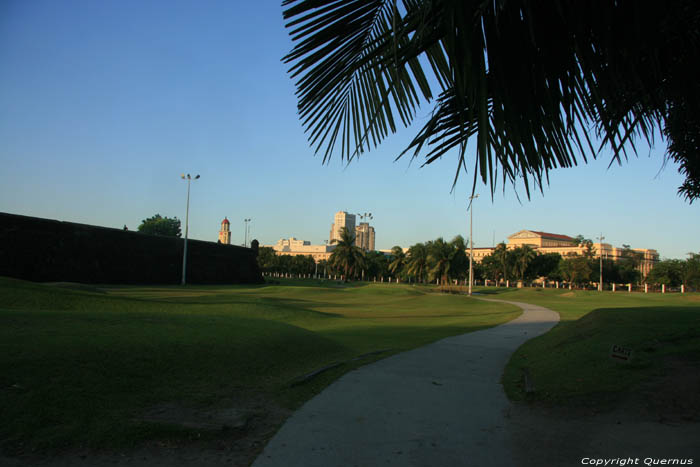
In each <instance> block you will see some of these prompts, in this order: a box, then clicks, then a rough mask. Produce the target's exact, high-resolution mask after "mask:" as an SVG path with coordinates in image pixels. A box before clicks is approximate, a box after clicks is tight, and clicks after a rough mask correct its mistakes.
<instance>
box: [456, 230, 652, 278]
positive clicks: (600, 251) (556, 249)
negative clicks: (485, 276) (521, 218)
mask: <svg viewBox="0 0 700 467" xmlns="http://www.w3.org/2000/svg"><path fill="white" fill-rule="evenodd" d="M525 245H527V246H529V247H531V248H532V249H534V250H535V251H537V252H538V253H542V254H547V253H558V254H560V255H561V256H571V255H577V256H582V255H584V254H585V253H587V251H588V249H587V247H586V246H585V245H576V240H575V239H574V238H572V237H569V236H567V235H560V234H553V233H548V232H539V231H536V230H521V231H519V232H516V233H514V234H513V235H511V236H509V237H508V242H507V243H506V247H507V248H508V249H509V250H510V249H513V248H518V247H521V246H525ZM493 250H494V248H474V261H476V262H477V263H478V262H481V260H482V259H483V258H484V257H485V256H488V255H490V254H491V253H493ZM632 251H634V252H636V253H639V255H640V260H641V261H640V265H639V270H640V272H641V273H642V277H645V276H646V275H647V274H648V273H649V271H651V270H652V268H653V267H654V265H655V264H656V263H657V262H658V261H659V253H658V252H657V251H656V250H652V249H647V248H632ZM623 252H624V248H617V247H614V246H612V245H610V244H609V243H601V242H598V243H593V245H592V253H593V256H594V257H595V258H600V256H601V255H602V256H603V259H611V260H613V261H618V260H620V259H622V257H623ZM468 255H469V250H468V249H467V256H468Z"/></svg>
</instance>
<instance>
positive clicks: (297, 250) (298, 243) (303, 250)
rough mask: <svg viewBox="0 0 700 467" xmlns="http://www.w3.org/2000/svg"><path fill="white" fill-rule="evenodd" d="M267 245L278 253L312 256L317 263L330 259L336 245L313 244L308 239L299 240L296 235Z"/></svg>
mask: <svg viewBox="0 0 700 467" xmlns="http://www.w3.org/2000/svg"><path fill="white" fill-rule="evenodd" d="M265 246H266V247H268V248H272V249H273V250H275V254H277V255H289V256H297V255H303V256H311V257H312V258H313V259H314V261H316V262H317V263H318V262H319V261H321V260H326V261H328V258H330V256H331V254H332V253H333V250H334V249H335V245H312V244H311V242H309V241H307V240H298V239H296V238H294V237H290V238H281V239H280V240H278V241H277V243H275V244H274V245H265Z"/></svg>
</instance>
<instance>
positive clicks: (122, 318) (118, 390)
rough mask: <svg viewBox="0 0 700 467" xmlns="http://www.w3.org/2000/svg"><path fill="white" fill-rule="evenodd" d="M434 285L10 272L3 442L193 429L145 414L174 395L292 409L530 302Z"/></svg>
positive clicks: (4, 302) (47, 442)
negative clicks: (394, 358)
mask: <svg viewBox="0 0 700 467" xmlns="http://www.w3.org/2000/svg"><path fill="white" fill-rule="evenodd" d="M431 290H432V289H430V288H422V287H410V286H403V285H396V284H393V285H391V286H389V285H386V284H385V285H379V284H377V285H364V286H351V287H341V286H338V285H337V284H335V283H331V284H329V283H315V284H314V283H310V282H306V283H303V284H294V283H291V284H281V285H272V286H235V287H233V286H229V287H225V286H201V287H197V286H188V287H185V288H181V287H101V288H99V289H95V290H91V289H89V288H87V289H86V288H84V287H79V286H78V287H71V286H70V285H66V284H62V285H61V286H60V287H59V286H49V285H43V284H34V283H29V282H23V281H17V280H12V279H6V278H0V419H1V420H2V421H3V423H2V424H0V440H1V441H0V442H1V443H2V446H3V447H4V448H6V449H8V450H10V451H12V452H22V451H25V450H27V449H39V450H45V449H53V448H61V447H66V446H88V447H119V446H125V445H132V444H134V443H139V442H143V441H146V440H152V439H158V438H161V437H172V436H188V433H187V430H180V429H179V428H178V427H173V426H163V425H160V424H154V423H148V422H144V421H139V420H138V416H139V414H141V413H143V411H145V410H147V409H148V408H149V407H153V406H155V405H158V404H162V403H177V404H181V405H183V406H188V407H216V406H220V405H222V404H231V403H232V401H234V402H233V403H235V400H236V398H237V397H240V398H244V397H245V396H246V395H247V394H252V393H254V394H256V395H262V396H264V398H266V399H267V400H270V401H274V402H275V403H277V404H281V405H283V406H286V407H288V408H294V407H296V406H298V405H299V404H300V403H302V402H303V401H305V400H307V399H309V398H310V397H312V396H313V395H314V394H315V393H317V392H318V391H319V390H320V389H322V388H323V387H324V386H326V385H327V384H329V383H330V382H331V381H332V380H333V379H335V378H337V377H338V376H340V375H341V374H342V373H344V372H346V371H348V370H349V369H351V368H353V367H354V366H357V365H360V364H364V363H367V362H368V361H371V360H372V359H376V358H382V357H384V356H386V355H388V354H390V353H394V352H398V351H402V350H406V349H409V348H413V347H417V346H420V345H424V344H426V343H429V342H432V341H435V340H437V339H440V338H442V337H446V336H450V335H455V334H460V333H464V332H469V331H473V330H477V329H481V328H484V327H489V326H494V325H497V324H500V323H502V322H505V321H508V320H510V319H513V318H514V317H516V316H517V315H518V314H519V313H520V311H519V310H517V309H516V308H515V307H512V306H504V305H501V304H495V303H487V302H480V301H477V300H470V299H468V298H466V297H462V296H450V295H442V294H436V293H431ZM105 292H106V293H105ZM384 349H390V350H389V351H388V352H386V353H383V354H381V355H379V356H373V357H367V358H364V359H360V360H357V361H354V362H351V363H348V364H345V365H342V366H340V367H338V368H335V369H333V370H331V371H328V372H326V373H323V374H321V375H319V376H318V377H316V378H313V379H312V380H310V381H309V382H308V383H305V384H301V385H298V386H294V387H292V386H290V382H291V381H293V380H294V379H295V378H297V377H299V376H301V375H304V374H307V373H309V372H311V371H313V370H315V369H318V368H321V367H323V366H326V365H328V364H330V363H334V362H345V361H349V360H350V359H352V358H355V357H357V356H359V355H362V354H366V353H368V352H373V351H377V350H384Z"/></svg>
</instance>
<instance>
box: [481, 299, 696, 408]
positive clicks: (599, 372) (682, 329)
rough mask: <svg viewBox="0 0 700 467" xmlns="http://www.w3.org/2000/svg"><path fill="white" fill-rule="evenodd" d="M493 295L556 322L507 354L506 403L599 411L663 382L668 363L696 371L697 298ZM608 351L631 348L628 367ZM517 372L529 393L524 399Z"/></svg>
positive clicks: (504, 377) (524, 395) (505, 374)
mask: <svg viewBox="0 0 700 467" xmlns="http://www.w3.org/2000/svg"><path fill="white" fill-rule="evenodd" d="M495 291H496V289H494V288H490V289H485V290H482V292H485V293H489V292H495ZM498 292H499V293H497V294H496V295H495V296H494V298H502V299H504V300H514V301H523V302H527V303H534V304H538V305H541V306H545V307H547V308H550V309H552V310H555V311H557V312H559V314H560V316H561V323H560V324H559V325H557V326H556V327H555V328H554V329H552V330H551V331H550V332H548V333H546V334H544V335H542V336H540V337H537V338H535V339H532V340H530V341H528V342H526V343H525V344H524V345H523V346H521V347H520V348H519V349H518V350H517V351H516V352H515V353H514V354H513V356H512V358H511V359H510V362H509V363H508V365H507V367H506V370H505V373H504V376H503V383H504V386H505V389H506V393H507V394H508V396H509V397H510V398H511V399H514V400H523V399H529V400H536V401H540V402H544V403H549V404H555V405H559V406H579V405H581V406H597V407H600V408H606V407H611V406H613V405H615V404H617V403H619V402H620V401H621V400H622V398H624V397H626V395H627V394H629V391H633V390H635V388H637V387H638V385H639V383H642V382H645V381H650V380H654V379H655V378H657V379H658V378H659V377H661V376H663V375H664V374H665V373H666V372H667V371H668V369H669V363H670V362H671V361H674V362H677V361H681V362H682V363H683V368H685V369H688V370H691V371H695V372H696V373H697V372H698V371H700V294H684V295H680V294H643V293H631V294H629V293H625V292H616V293H612V292H603V293H602V294H601V293H599V292H596V291H568V290H561V289H560V290H556V289H547V290H541V289H523V290H516V289H510V290H509V291H505V289H500V290H499V291H498ZM612 345H620V346H623V347H626V348H631V349H632V350H633V358H632V361H631V363H629V364H625V363H619V362H617V361H615V360H613V359H611V358H610V357H609V355H610V349H611V347H612ZM525 368H527V369H528V371H529V374H530V378H531V381H532V383H533V385H534V389H535V391H534V393H529V394H525V392H524V385H523V379H524V378H523V369H525ZM689 392H690V391H689Z"/></svg>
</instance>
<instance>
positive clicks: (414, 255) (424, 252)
mask: <svg viewBox="0 0 700 467" xmlns="http://www.w3.org/2000/svg"><path fill="white" fill-rule="evenodd" d="M427 267H428V248H427V247H426V246H425V244H423V243H416V244H415V245H413V246H412V247H410V248H409V249H408V260H407V272H408V273H409V274H411V275H412V276H414V277H415V278H416V281H417V282H424V281H425V271H426V270H427Z"/></svg>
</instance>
